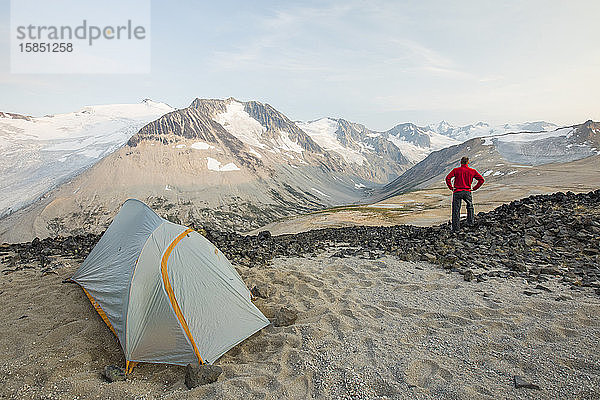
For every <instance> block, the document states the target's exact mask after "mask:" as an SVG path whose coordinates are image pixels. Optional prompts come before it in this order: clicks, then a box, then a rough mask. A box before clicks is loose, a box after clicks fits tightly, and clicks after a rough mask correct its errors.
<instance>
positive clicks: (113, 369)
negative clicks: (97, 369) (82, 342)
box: [102, 365, 127, 383]
mask: <svg viewBox="0 0 600 400" xmlns="http://www.w3.org/2000/svg"><path fill="white" fill-rule="evenodd" d="M102 376H103V377H104V378H105V379H106V380H107V381H108V382H109V383H112V382H116V381H124V380H125V379H126V378H127V375H125V370H124V369H123V368H121V367H117V366H116V365H107V366H106V367H104V371H103V372H102Z"/></svg>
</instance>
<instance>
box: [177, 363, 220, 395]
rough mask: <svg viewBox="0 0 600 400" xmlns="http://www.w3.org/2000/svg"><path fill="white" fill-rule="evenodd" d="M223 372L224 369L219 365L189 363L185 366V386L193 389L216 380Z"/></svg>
mask: <svg viewBox="0 0 600 400" xmlns="http://www.w3.org/2000/svg"><path fill="white" fill-rule="evenodd" d="M222 372H223V369H222V368H221V367H219V366H218V365H208V364H202V365H192V364H188V365H187V366H186V367H185V386H187V388H188V389H193V388H195V387H198V386H202V385H208V384H209V383H213V382H216V381H217V379H219V375H221V373H222Z"/></svg>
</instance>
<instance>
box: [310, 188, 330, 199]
mask: <svg viewBox="0 0 600 400" xmlns="http://www.w3.org/2000/svg"><path fill="white" fill-rule="evenodd" d="M310 190H312V191H313V192H315V193H318V194H320V195H321V196H325V197H329V195H327V194H325V193H323V192H321V191H320V190H319V189H316V188H314V187H311V188H310Z"/></svg>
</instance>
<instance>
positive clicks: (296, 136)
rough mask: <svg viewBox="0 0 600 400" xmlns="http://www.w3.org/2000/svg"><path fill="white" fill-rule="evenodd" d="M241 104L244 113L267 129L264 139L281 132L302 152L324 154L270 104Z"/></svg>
mask: <svg viewBox="0 0 600 400" xmlns="http://www.w3.org/2000/svg"><path fill="white" fill-rule="evenodd" d="M243 104H244V111H246V112H247V113H248V115H250V116H251V117H252V118H254V119H255V120H257V121H258V122H259V123H260V124H261V125H262V126H264V127H265V128H266V129H267V131H266V132H265V133H264V136H265V137H267V138H277V137H279V136H280V135H281V132H285V133H287V134H288V135H289V139H290V140H291V141H292V142H296V143H298V145H299V146H300V147H302V148H303V149H304V150H307V151H311V152H315V153H324V151H323V149H322V148H321V147H320V146H319V145H318V144H317V143H316V142H315V141H314V140H313V139H312V138H311V137H310V136H308V135H307V134H306V133H305V132H304V131H303V130H302V129H300V128H298V126H297V125H296V124H295V123H294V122H293V121H291V120H290V119H289V118H288V117H286V116H285V115H284V114H282V113H281V112H279V111H277V110H276V109H275V108H273V107H272V106H271V105H270V104H266V103H264V104H263V103H260V102H258V101H248V102H245V103H243Z"/></svg>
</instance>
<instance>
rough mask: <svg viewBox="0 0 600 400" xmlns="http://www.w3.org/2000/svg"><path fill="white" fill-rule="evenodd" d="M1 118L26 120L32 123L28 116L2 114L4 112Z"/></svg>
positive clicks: (0, 114) (0, 113)
mask: <svg viewBox="0 0 600 400" xmlns="http://www.w3.org/2000/svg"><path fill="white" fill-rule="evenodd" d="M0 118H10V119H24V120H26V121H31V117H30V116H28V115H21V114H15V113H9V112H2V111H0Z"/></svg>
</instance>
